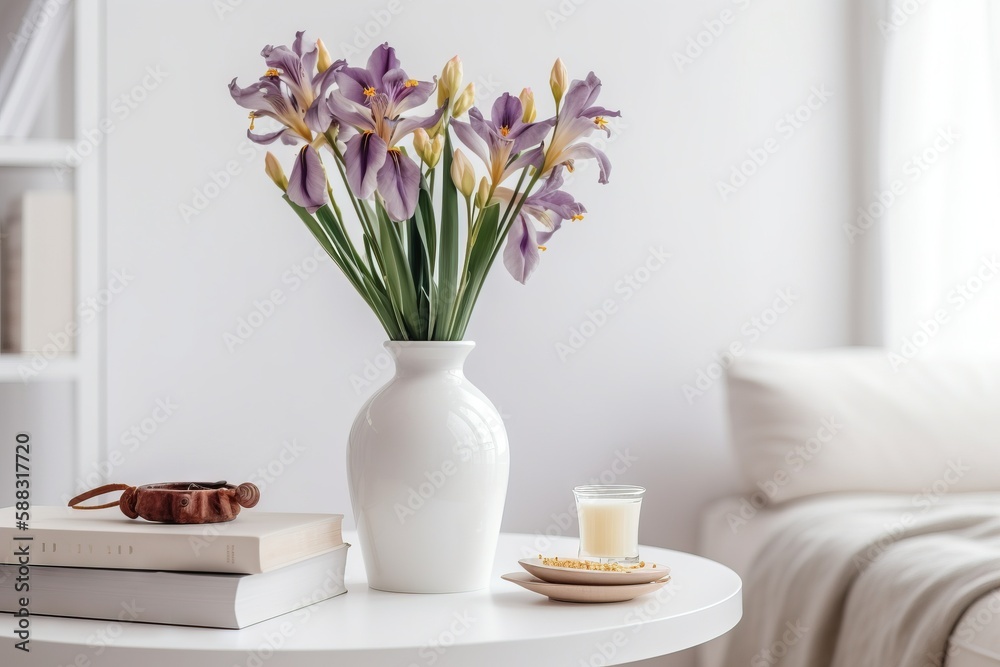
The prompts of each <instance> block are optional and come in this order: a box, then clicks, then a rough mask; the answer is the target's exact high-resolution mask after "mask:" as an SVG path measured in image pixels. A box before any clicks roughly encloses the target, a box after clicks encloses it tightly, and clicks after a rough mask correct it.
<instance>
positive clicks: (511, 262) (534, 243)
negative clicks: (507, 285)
mask: <svg viewBox="0 0 1000 667" xmlns="http://www.w3.org/2000/svg"><path fill="white" fill-rule="evenodd" d="M540 259H541V258H540V257H539V252H538V239H537V237H536V235H535V228H534V226H533V225H532V224H531V222H530V221H529V220H528V218H527V217H526V216H525V215H524V214H521V215H518V216H517V219H516V220H515V221H514V224H512V225H511V226H510V231H509V232H508V233H507V245H506V247H504V249H503V265H504V266H505V267H507V271H509V272H510V275H512V276H514V280H516V281H517V282H519V283H521V284H522V285H523V284H524V283H525V282H526V281H527V280H528V278H529V277H530V276H531V274H532V273H534V271H535V269H536V268H538V262H539V260H540Z"/></svg>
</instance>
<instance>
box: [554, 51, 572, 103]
mask: <svg viewBox="0 0 1000 667" xmlns="http://www.w3.org/2000/svg"><path fill="white" fill-rule="evenodd" d="M549 87H550V88H551V89H552V97H554V98H555V99H556V104H559V102H561V101H562V98H563V95H564V94H565V93H566V89H567V88H568V87H569V73H568V72H567V71H566V65H564V64H563V61H562V58H556V62H555V64H554V65H552V74H550V75H549Z"/></svg>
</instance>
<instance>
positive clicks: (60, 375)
mask: <svg viewBox="0 0 1000 667" xmlns="http://www.w3.org/2000/svg"><path fill="white" fill-rule="evenodd" d="M78 370H79V364H78V363H77V360H76V359H75V358H74V357H56V358H54V359H49V360H45V361H44V365H43V362H40V361H38V360H37V359H36V357H35V355H32V354H0V383H2V382H6V383H16V382H45V381H47V380H72V379H74V378H76V376H77V372H78Z"/></svg>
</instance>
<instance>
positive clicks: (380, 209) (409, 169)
mask: <svg viewBox="0 0 1000 667" xmlns="http://www.w3.org/2000/svg"><path fill="white" fill-rule="evenodd" d="M261 55H262V56H263V57H264V61H265V64H266V65H267V70H266V71H265V72H264V75H263V76H262V77H260V79H259V80H258V81H257V82H255V83H253V84H251V85H249V86H247V87H245V88H243V87H240V86H239V85H237V83H236V79H233V81H232V82H231V83H230V84H229V90H230V93H231V94H232V97H233V99H234V100H235V101H236V103H237V104H239V105H240V106H242V107H244V108H245V109H248V110H249V112H250V114H249V117H250V129H249V130H248V131H247V136H248V137H249V138H250V139H251V140H252V141H254V142H257V143H259V144H270V143H272V142H275V141H278V140H280V141H281V142H282V143H284V144H289V145H301V148H300V149H299V150H298V153H297V154H296V156H295V162H294V164H293V165H292V168H291V172H290V174H289V176H287V177H286V176H285V173H284V170H283V169H282V167H281V164H280V162H279V161H278V159H277V158H276V157H275V156H274V155H273V154H271V153H268V154H267V156H266V159H265V162H266V172H267V174H268V175H269V176H270V178H271V179H272V180H273V181H274V182H275V183H276V184H277V186H278V187H279V188H281V190H282V191H283V192H284V195H283V198H284V200H285V201H286V202H287V203H288V205H289V206H290V207H291V209H292V210H293V211H295V213H296V214H297V215H298V216H299V217H300V218H301V219H302V221H303V222H304V223H305V225H306V227H307V228H308V229H309V231H310V232H311V233H312V235H313V236H314V237H315V238H316V240H317V241H318V242H319V244H320V245H321V246H322V247H323V248H324V249H325V250H326V252H327V253H328V254H329V255H330V257H331V258H332V259H333V261H334V262H335V263H336V264H337V266H338V267H340V269H341V271H343V273H344V275H345V276H346V277H347V279H348V280H349V281H350V283H351V284H352V285H353V286H354V288H355V289H356V290H357V292H358V294H360V295H361V297H362V298H363V299H364V300H365V302H366V303H368V305H369V306H370V307H371V309H372V311H374V313H375V315H376V316H377V317H378V319H379V322H381V324H382V326H383V327H384V328H385V331H386V334H387V335H388V337H389V338H390V339H391V340H394V341H407V340H408V341H458V340H462V338H463V336H464V335H465V330H466V327H467V326H468V324H469V318H470V316H471V314H472V310H473V308H474V307H475V305H476V300H477V299H478V298H479V293H480V291H481V290H482V286H483V282H484V281H485V279H486V276H487V274H488V273H489V271H490V268H491V267H492V266H493V262H494V260H495V259H496V257H497V255H498V254H499V253H500V249H501V247H503V248H504V250H503V261H504V265H505V266H506V267H507V270H508V271H509V272H510V273H511V275H513V276H514V278H515V279H517V280H518V281H520V282H522V283H523V282H525V281H526V280H527V279H528V277H529V276H530V275H531V274H532V272H533V271H534V270H535V269H536V267H537V266H538V263H539V260H540V253H541V251H544V250H545V249H546V244H547V243H548V242H549V239H550V238H551V237H552V235H553V234H555V232H557V231H558V230H559V228H560V227H561V225H562V224H563V222H565V221H566V220H580V219H582V218H583V214H584V212H585V210H586V209H584V207H583V205H582V204H580V203H579V202H577V201H576V200H575V199H574V198H573V196H572V195H570V194H569V193H567V192H565V191H564V190H563V189H562V187H563V185H564V175H565V172H567V171H572V170H573V165H574V162H575V161H577V160H585V159H594V160H596V161H597V164H598V166H599V168H600V169H599V180H600V182H601V183H607V182H608V175H609V173H610V171H611V165H610V162H609V161H608V158H607V156H606V155H605V154H604V153H603V152H602V151H600V150H598V149H597V148H596V147H594V146H593V145H591V144H589V143H587V142H586V141H585V140H584V139H585V138H586V137H587V136H588V135H590V134H591V133H593V132H595V131H598V132H605V133H607V134H609V135H610V132H611V128H610V127H609V125H608V119H609V118H611V117H615V116H618V115H619V112H618V111H609V110H608V109H604V108H602V107H599V106H596V104H595V103H596V100H597V97H598V94H599V93H600V90H601V82H600V79H598V78H597V77H596V76H595V75H594V74H593V73H592V72H591V73H590V74H588V75H587V77H586V78H585V79H582V80H575V81H573V82H572V83H570V82H569V81H568V75H567V72H566V68H565V67H564V65H563V63H562V62H561V61H559V60H557V61H556V63H555V65H554V66H553V68H552V72H551V76H550V86H551V90H552V96H553V98H554V101H555V113H554V115H553V116H551V117H549V118H545V119H543V120H538V118H537V114H538V111H537V109H536V106H535V99H534V96H533V94H532V92H531V90H530V89H529V88H525V89H524V90H522V91H521V93H520V95H517V96H514V95H511V94H510V93H503V94H502V95H500V97H498V98H497V99H496V100H495V101H494V102H493V105H492V108H491V109H490V112H489V117H488V118H487V117H486V116H485V115H484V114H483V112H482V111H480V109H479V108H478V107H477V106H475V99H474V98H475V87H474V84H472V83H470V84H468V85H467V86H465V87H464V88H462V63H461V61H460V60H459V59H458V57H457V56H456V57H455V58H452V59H451V60H449V61H448V62H447V64H446V65H445V66H444V69H443V71H442V73H441V76H440V77H437V78H435V80H433V81H424V80H419V79H412V78H410V77H409V75H408V74H407V73H406V72H405V71H404V70H403V69H402V67H401V65H400V62H399V59H398V58H397V57H396V52H395V50H394V49H393V48H392V47H390V46H389V45H388V44H382V45H381V46H378V47H376V48H375V50H374V51H373V52H372V54H371V57H370V58H369V59H368V63H367V65H366V66H365V67H351V66H349V65H348V64H347V63H346V62H345V61H344V60H336V61H334V60H332V59H331V57H330V54H329V52H328V51H327V50H326V48H325V47H324V45H323V42H322V41H320V40H316V41H309V40H307V39H306V38H305V36H304V33H303V32H299V33H297V34H296V36H295V41H294V42H293V43H292V46H291V48H289V47H287V46H266V47H264V49H263V51H261ZM435 93H436V105H434V106H435V108H434V109H433V111H430V112H429V113H427V114H426V115H422V114H420V112H419V107H421V106H425V105H426V104H427V103H428V101H429V100H430V99H431V97H432V96H433V95H435ZM260 119H269V120H270V121H275V122H276V125H274V126H273V127H272V128H269V129H270V131H266V132H263V133H257V132H255V131H254V130H255V124H256V123H257V122H258V121H259V120H260ZM456 139H457V143H458V144H460V145H461V147H458V148H456ZM407 143H408V145H407ZM463 148H464V151H463ZM465 151H467V152H468V153H470V154H472V155H473V156H475V157H476V158H478V159H479V160H481V161H482V163H483V170H482V171H483V175H482V176H481V177H479V178H478V179H477V173H476V168H475V167H474V166H473V164H472V161H471V160H470V159H469V156H468V155H466V152H465ZM332 173H335V174H336V175H337V176H339V178H340V179H341V180H342V181H343V182H344V184H345V185H346V196H343V194H339V195H337V196H335V193H334V190H333V188H332V187H331V185H330V174H332ZM512 186H513V187H512ZM345 211H346V213H347V214H348V215H351V214H352V213H353V218H354V220H355V221H356V223H357V224H358V225H359V229H355V231H354V233H352V232H351V231H349V226H350V225H349V221H348V219H347V217H346V216H345ZM463 223H464V234H462V233H460V227H461V226H462V225H463ZM358 232H360V234H359V233H358ZM463 241H464V246H465V247H464V251H461V250H460V245H461V244H462V242H463ZM505 243H506V245H505Z"/></svg>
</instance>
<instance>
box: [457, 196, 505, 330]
mask: <svg viewBox="0 0 1000 667" xmlns="http://www.w3.org/2000/svg"><path fill="white" fill-rule="evenodd" d="M499 226H500V204H493V205H492V206H489V207H488V208H486V210H485V211H483V216H482V221H481V223H480V225H479V227H478V228H477V230H476V236H475V238H474V239H473V243H472V249H471V250H470V251H469V277H468V283H467V284H466V285H465V288H464V289H463V290H462V294H461V301H460V302H459V303H458V304H457V305H456V307H455V322H454V324H453V325H452V330H451V334H452V339H453V340H461V339H462V337H463V336H464V335H465V329H466V327H468V325H469V318H470V317H472V309H473V307H474V306H475V305H476V299H477V297H478V296H479V290H480V289H481V288H482V285H483V281H484V280H486V275H487V273H488V272H489V269H490V264H491V260H492V259H493V249H494V248H495V247H496V242H497V234H498V233H499Z"/></svg>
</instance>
